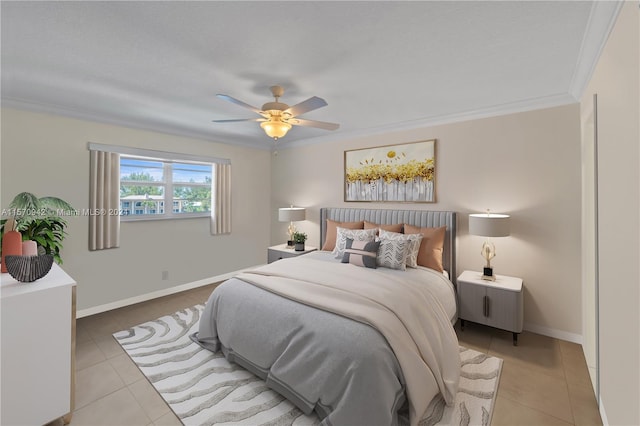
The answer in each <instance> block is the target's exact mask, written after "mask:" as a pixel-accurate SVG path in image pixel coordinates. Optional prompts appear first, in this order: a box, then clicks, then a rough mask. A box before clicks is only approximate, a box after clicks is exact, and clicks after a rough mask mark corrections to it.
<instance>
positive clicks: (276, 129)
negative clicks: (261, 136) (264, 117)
mask: <svg viewBox="0 0 640 426" xmlns="http://www.w3.org/2000/svg"><path fill="white" fill-rule="evenodd" d="M260 127H262V129H263V130H264V132H265V133H266V134H267V136H269V137H270V138H273V139H275V140H278V139H279V138H282V137H284V136H285V135H286V134H287V132H288V131H289V130H290V129H291V124H289V123H285V122H284V121H280V120H274V119H273V117H272V118H271V119H270V120H269V121H263V122H262V123H260Z"/></svg>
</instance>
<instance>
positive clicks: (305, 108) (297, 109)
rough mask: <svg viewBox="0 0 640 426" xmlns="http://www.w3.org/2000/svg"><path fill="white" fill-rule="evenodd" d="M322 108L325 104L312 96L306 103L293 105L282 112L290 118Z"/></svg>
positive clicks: (320, 99)
mask: <svg viewBox="0 0 640 426" xmlns="http://www.w3.org/2000/svg"><path fill="white" fill-rule="evenodd" d="M323 106H327V102H326V101H325V100H324V99H322V98H319V97H317V96H314V97H312V98H309V99H307V100H306V101H302V102H300V103H299V104H295V105H294V106H291V107H289V108H287V109H285V110H284V111H283V112H285V113H289V114H291V116H292V117H295V116H297V115H300V114H304V113H305V112H309V111H313V110H314V109H318V108H322V107H323Z"/></svg>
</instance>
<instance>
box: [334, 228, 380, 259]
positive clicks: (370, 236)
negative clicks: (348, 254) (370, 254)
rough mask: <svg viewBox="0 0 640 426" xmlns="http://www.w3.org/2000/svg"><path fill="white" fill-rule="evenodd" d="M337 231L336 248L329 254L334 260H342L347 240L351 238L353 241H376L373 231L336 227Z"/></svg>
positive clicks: (374, 231)
mask: <svg viewBox="0 0 640 426" xmlns="http://www.w3.org/2000/svg"><path fill="white" fill-rule="evenodd" d="M337 230H338V232H337V237H336V246H335V247H334V249H333V251H332V252H331V253H332V254H333V255H334V256H335V257H336V259H342V255H343V254H344V249H345V247H346V246H347V238H352V239H353V240H354V241H375V239H376V230H375V229H346V228H341V227H339V226H338V227H337Z"/></svg>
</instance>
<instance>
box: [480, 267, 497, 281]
mask: <svg viewBox="0 0 640 426" xmlns="http://www.w3.org/2000/svg"><path fill="white" fill-rule="evenodd" d="M482 279H483V280H485V281H495V280H496V277H495V275H493V268H487V267H484V268H483V269H482Z"/></svg>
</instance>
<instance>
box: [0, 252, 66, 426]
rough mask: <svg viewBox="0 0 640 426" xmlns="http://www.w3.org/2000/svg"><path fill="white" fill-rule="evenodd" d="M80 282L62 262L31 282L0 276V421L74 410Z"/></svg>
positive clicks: (41, 418) (36, 419) (34, 421)
mask: <svg viewBox="0 0 640 426" xmlns="http://www.w3.org/2000/svg"><path fill="white" fill-rule="evenodd" d="M75 286H76V283H75V281H74V280H73V279H72V278H71V277H70V276H69V275H67V273H66V272H64V271H63V270H62V269H61V268H60V267H59V266H58V265H57V264H55V263H54V264H53V267H52V268H51V271H49V273H48V274H47V275H46V276H45V277H43V278H41V279H39V280H37V281H34V282H32V283H20V282H18V281H16V280H15V279H13V278H12V277H11V275H9V274H6V273H5V274H2V277H1V280H0V296H1V306H0V321H1V324H2V325H1V330H2V334H1V335H0V339H1V344H0V347H1V349H0V350H1V356H2V358H1V361H0V362H1V364H2V366H1V372H0V374H1V376H0V386H1V389H0V391H1V394H2V403H1V405H0V412H1V414H0V424H3V425H42V424H45V423H48V422H50V421H52V420H55V419H58V418H60V417H63V416H64V417H66V419H65V420H66V421H67V422H68V421H69V420H70V414H71V413H72V412H73V388H74V387H75V386H74V384H73V381H74V376H75V375H74V366H73V360H74V359H75V348H74V346H75V308H76V307H75Z"/></svg>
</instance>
